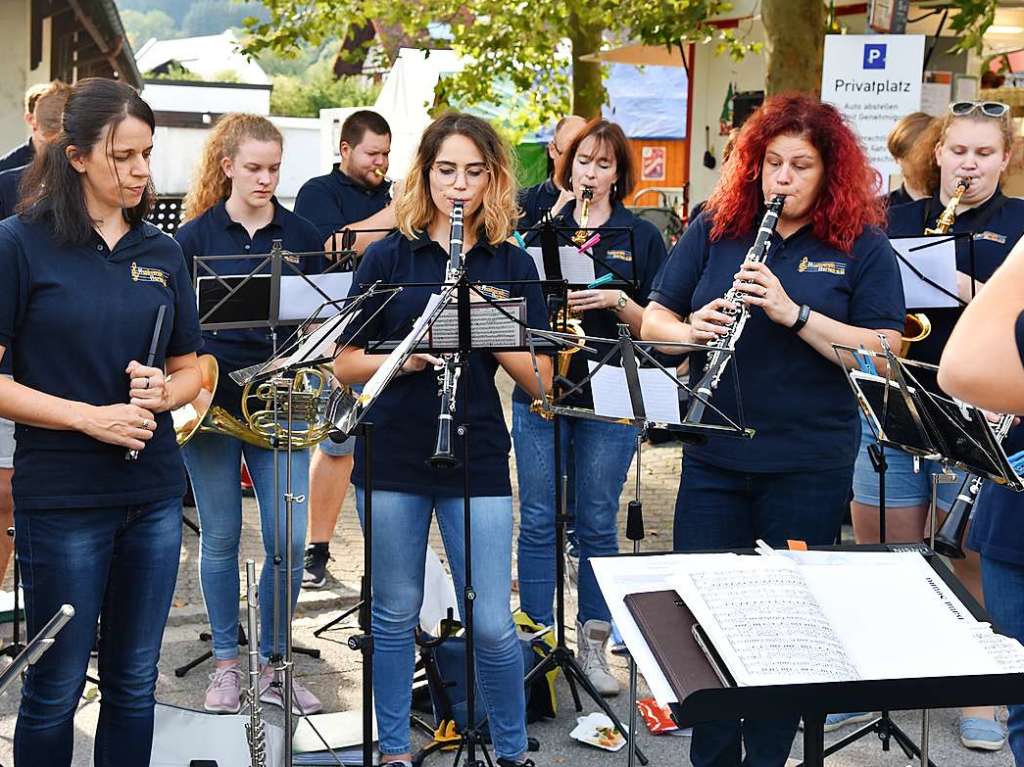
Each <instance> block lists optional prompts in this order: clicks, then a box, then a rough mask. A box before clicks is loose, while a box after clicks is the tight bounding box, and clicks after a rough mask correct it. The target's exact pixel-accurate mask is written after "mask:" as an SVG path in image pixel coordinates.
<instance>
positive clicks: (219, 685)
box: [203, 663, 242, 714]
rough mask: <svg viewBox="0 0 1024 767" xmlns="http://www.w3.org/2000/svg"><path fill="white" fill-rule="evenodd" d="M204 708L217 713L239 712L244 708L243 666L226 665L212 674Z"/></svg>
mask: <svg viewBox="0 0 1024 767" xmlns="http://www.w3.org/2000/svg"><path fill="white" fill-rule="evenodd" d="M203 708H205V709H206V710H207V711H210V712H213V713H215V714H237V713H238V712H239V711H241V710H242V667H241V666H239V665H238V664H237V663H236V664H235V665H234V666H224V667H223V668H217V669H214V671H213V673H212V674H210V686H209V687H207V688H206V699H205V700H204V701H203Z"/></svg>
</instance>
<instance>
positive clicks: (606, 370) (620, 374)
mask: <svg viewBox="0 0 1024 767" xmlns="http://www.w3.org/2000/svg"><path fill="white" fill-rule="evenodd" d="M587 364H588V366H589V369H590V373H591V374H592V376H593V377H592V378H591V379H590V390H591V393H592V394H593V397H594V412H595V413H597V415H602V416H606V417H609V418H629V419H632V418H634V417H635V415H634V413H633V403H632V401H631V400H630V398H629V387H628V385H627V384H626V371H625V369H623V368H621V367H618V366H615V365H602V366H601V367H600V368H599V369H598V363H597V362H595V361H594V360H587ZM595 369H597V372H596V373H595V372H594V371H595ZM637 372H638V373H639V374H640V376H639V377H640V394H641V397H642V398H643V402H644V411H645V412H646V418H647V420H648V421H656V422H658V423H675V424H678V423H682V418H680V413H679V387H678V386H677V385H676V383H675V380H676V379H675V378H670V377H669V376H667V375H665V373H664V372H662V371H661V370H660V369H658V368H640V369H639V370H638V371H637Z"/></svg>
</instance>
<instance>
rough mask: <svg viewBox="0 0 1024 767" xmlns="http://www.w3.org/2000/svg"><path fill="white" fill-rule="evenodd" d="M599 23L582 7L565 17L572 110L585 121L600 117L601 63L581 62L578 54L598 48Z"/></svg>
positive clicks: (603, 97) (599, 47) (588, 52)
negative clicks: (568, 44) (567, 29)
mask: <svg viewBox="0 0 1024 767" xmlns="http://www.w3.org/2000/svg"><path fill="white" fill-rule="evenodd" d="M602 26H603V25H602V24H601V23H600V22H594V21H592V20H588V19H587V17H586V10H585V9H584V8H577V9H575V10H573V12H572V14H571V15H570V18H569V40H570V42H571V43H572V113H573V114H577V115H579V116H580V117H584V118H586V119H588V120H590V119H592V118H594V117H600V116H601V107H602V106H603V105H604V102H605V100H606V93H605V90H604V82H603V78H602V75H601V64H600V63H597V62H591V61H581V60H580V57H581V56H586V55H587V54H590V53H597V52H598V51H600V50H601V33H602V31H603V29H602Z"/></svg>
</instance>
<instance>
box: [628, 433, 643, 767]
mask: <svg viewBox="0 0 1024 767" xmlns="http://www.w3.org/2000/svg"><path fill="white" fill-rule="evenodd" d="M646 432H647V428H646V427H644V428H642V429H638V430H637V434H636V485H635V486H634V488H633V500H632V501H630V502H629V509H628V511H627V512H626V538H628V539H629V540H631V541H633V554H639V553H640V541H642V540H643V539H644V506H643V502H642V501H641V500H640V470H641V467H642V460H643V444H644V438H645V436H646ZM636 698H637V669H636V661H635V660H634V659H633V654H632V653H629V734H628V735H627V736H626V739H627V744H628V745H629V746H630V749H629V767H634V765H635V764H636V755H637V749H636V748H633V747H632V746H634V745H635V744H636V738H637V729H636Z"/></svg>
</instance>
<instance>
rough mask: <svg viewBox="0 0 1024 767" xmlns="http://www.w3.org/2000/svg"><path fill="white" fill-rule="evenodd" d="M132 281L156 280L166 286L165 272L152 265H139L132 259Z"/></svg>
mask: <svg viewBox="0 0 1024 767" xmlns="http://www.w3.org/2000/svg"><path fill="white" fill-rule="evenodd" d="M132 282H156V283H158V284H160V285H163V286H164V287H165V288H166V287H167V272H165V271H163V270H162V269H156V268H155V267H152V266H139V265H138V264H136V263H135V262H134V261H132Z"/></svg>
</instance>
